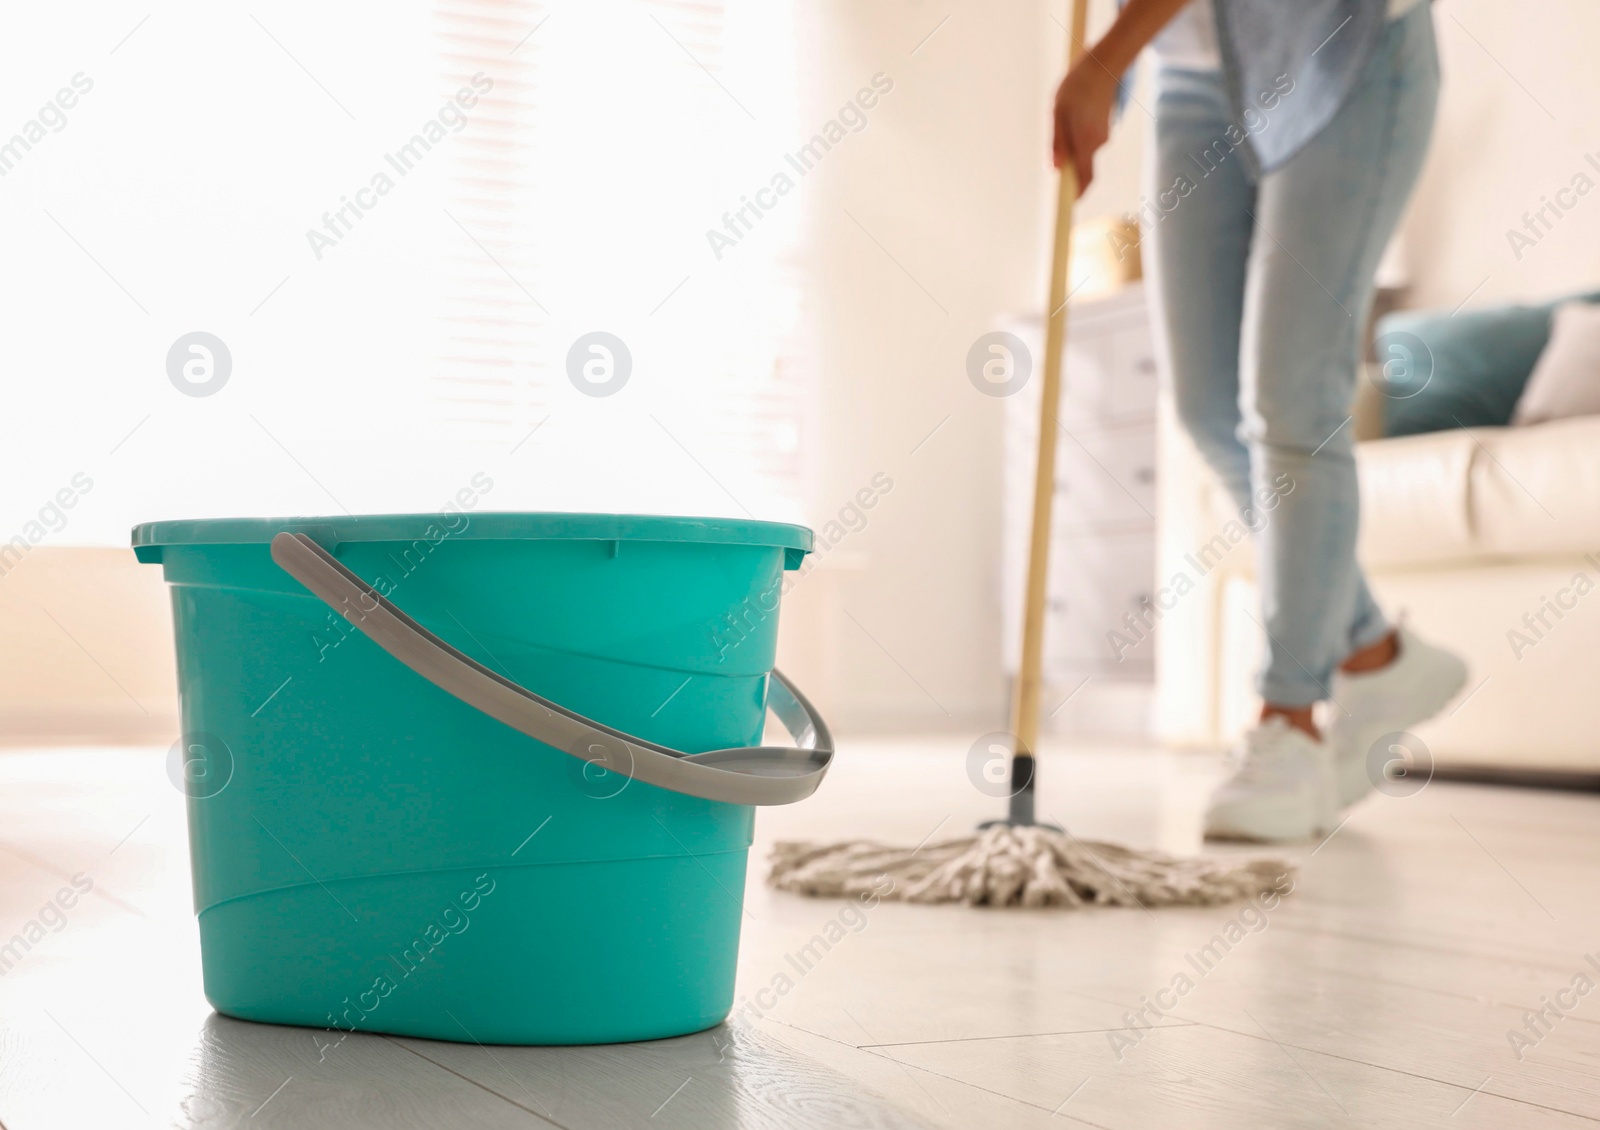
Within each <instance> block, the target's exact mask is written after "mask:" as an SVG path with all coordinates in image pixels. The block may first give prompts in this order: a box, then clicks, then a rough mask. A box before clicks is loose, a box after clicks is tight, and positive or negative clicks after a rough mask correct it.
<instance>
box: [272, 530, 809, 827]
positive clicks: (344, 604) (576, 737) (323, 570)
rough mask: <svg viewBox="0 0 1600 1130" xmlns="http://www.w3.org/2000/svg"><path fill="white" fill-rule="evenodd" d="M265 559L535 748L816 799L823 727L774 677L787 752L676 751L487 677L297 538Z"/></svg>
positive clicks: (685, 779)
mask: <svg viewBox="0 0 1600 1130" xmlns="http://www.w3.org/2000/svg"><path fill="white" fill-rule="evenodd" d="M272 559H273V560H274V561H276V562H277V563H278V565H279V566H281V567H282V568H283V570H284V571H285V572H287V573H288V574H289V575H290V576H291V577H293V578H294V579H295V580H297V581H299V582H300V583H301V584H302V585H304V586H305V587H306V588H308V589H310V590H311V592H312V593H313V594H314V595H315V596H317V597H319V598H320V599H321V600H322V601H323V602H324V603H326V604H327V605H328V606H329V607H330V608H332V609H333V610H334V611H335V612H337V613H339V614H340V615H341V616H343V617H344V618H345V619H346V620H349V621H350V623H352V624H354V625H355V626H356V627H358V628H360V629H361V630H362V631H363V632H364V633H366V635H367V636H368V637H369V638H370V639H371V640H372V642H373V643H375V644H377V645H378V646H379V647H381V648H383V650H384V651H387V652H388V653H389V654H390V655H392V656H394V657H395V658H396V659H398V660H399V661H400V662H401V663H404V664H405V665H406V666H407V667H409V668H411V669H412V670H413V671H415V672H416V673H417V674H419V675H421V676H422V677H423V678H424V679H427V680H428V681H429V682H430V683H432V684H433V685H434V686H436V687H438V688H440V689H441V690H443V691H445V692H447V693H449V694H452V695H454V696H455V697H456V698H459V699H460V700H461V701H462V702H464V703H466V704H467V705H468V706H472V707H476V708H477V709H478V710H481V711H483V713H485V714H487V715H489V717H491V718H494V719H496V720H497V721H500V722H504V723H505V724H506V725H507V726H510V727H511V728H512V729H513V730H517V731H519V732H521V733H524V734H526V735H528V736H529V737H530V738H533V739H534V740H536V741H540V742H543V743H544V744H545V745H547V746H550V747H552V748H553V749H558V750H560V751H561V752H562V753H567V754H570V755H572V756H573V757H576V758H578V759H579V760H580V761H585V762H588V763H590V764H592V765H598V766H600V767H601V768H603V769H607V770H610V771H611V772H614V773H621V774H622V775H623V776H625V777H630V778H632V779H633V780H636V781H643V782H644V783H645V784H648V785H656V786H657V787H659V788H663V789H670V790H671V791H673V792H675V793H683V794H684V795H686V796H693V797H701V798H703V799H705V800H716V801H722V802H724V803H727V804H792V803H794V802H795V801H797V800H804V799H805V798H806V797H808V796H810V795H811V794H812V793H813V792H815V791H816V788H817V786H818V785H819V784H821V783H822V778H823V777H824V776H825V775H826V774H827V772H828V765H829V763H830V762H831V761H832V760H833V736H832V735H831V734H830V733H829V732H828V727H827V724H826V723H824V722H823V720H822V718H821V717H820V716H819V715H818V714H817V711H816V708H815V707H813V706H812V705H811V703H810V702H808V701H806V697H805V695H803V694H801V693H800V691H799V690H798V689H797V688H796V687H795V685H794V684H793V683H791V682H789V680H788V679H786V678H784V676H783V674H782V673H781V672H779V671H776V670H774V671H773V672H772V678H771V680H770V682H769V683H768V695H767V705H768V706H769V707H770V708H771V710H772V712H773V713H774V714H776V715H777V716H778V720H779V721H780V722H782V723H783V724H784V727H785V728H787V729H788V731H789V734H790V736H791V737H793V739H794V741H795V747H796V748H789V747H783V746H761V747H755V748H743V749H718V750H712V751H711V752H709V753H684V752H682V751H681V750H676V749H671V748H669V747H667V746H663V745H657V744H656V743H654V742H650V741H646V740H645V739H643V738H637V737H633V736H632V735H629V734H625V733H623V732H622V731H621V730H614V729H612V728H611V727H610V726H606V725H603V724H602V723H599V722H596V721H594V720H593V719H591V718H585V717H584V716H583V715H581V714H578V713H576V712H574V711H571V710H568V709H567V708H566V707H564V706H558V705H557V704H556V703H553V702H551V701H550V700H549V699H546V698H542V697H540V696H539V695H536V694H534V693H533V692H532V691H530V690H528V689H527V688H526V687H522V686H519V685H518V684H516V683H514V682H512V681H511V680H510V679H506V678H502V677H501V676H499V675H497V674H495V673H494V672H493V671H491V670H489V669H488V668H487V667H485V666H484V665H483V664H481V663H479V662H477V661H476V660H475V659H473V658H471V657H470V656H467V655H464V654H463V653H461V652H460V651H457V650H456V649H455V648H453V647H451V646H450V645H449V644H447V643H445V641H444V640H442V639H440V638H439V637H438V636H436V635H434V634H433V633H432V632H430V631H428V629H426V628H424V627H423V626H422V625H421V624H419V623H417V622H416V621H415V620H413V619H412V618H411V617H409V616H407V615H406V614H405V613H404V612H402V611H400V609H398V608H396V607H395V606H394V605H393V604H391V603H390V602H389V601H388V600H386V599H385V598H384V597H383V596H382V595H381V594H380V593H379V592H378V591H377V590H376V589H374V588H373V587H372V586H371V585H369V584H367V582H366V581H363V580H362V579H361V578H360V577H358V576H357V575H356V574H354V573H352V572H351V571H350V570H349V569H346V568H345V567H344V566H343V565H341V564H339V562H338V561H336V560H334V557H333V555H332V554H330V553H329V552H328V551H327V550H325V549H323V548H322V547H321V546H320V545H318V544H317V543H316V542H315V541H313V540H312V539H311V538H309V537H307V536H306V535H305V534H297V533H289V532H287V531H285V532H283V533H279V534H277V535H275V536H274V537H273V539H272Z"/></svg>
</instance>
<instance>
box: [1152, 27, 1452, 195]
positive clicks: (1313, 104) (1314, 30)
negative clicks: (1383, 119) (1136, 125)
mask: <svg viewBox="0 0 1600 1130" xmlns="http://www.w3.org/2000/svg"><path fill="white" fill-rule="evenodd" d="M1423 2H1424V0H1190V3H1189V4H1188V5H1186V6H1185V7H1184V8H1182V9H1181V10H1180V11H1179V12H1178V14H1177V15H1176V16H1174V17H1173V18H1172V21H1171V22H1170V23H1168V24H1167V26H1166V27H1164V28H1162V29H1161V32H1160V34H1158V35H1157V36H1156V37H1155V39H1154V40H1153V41H1152V42H1151V48H1152V50H1153V51H1154V53H1155V56H1156V58H1157V59H1158V60H1159V62H1160V63H1161V65H1163V66H1169V67H1182V68H1184V69H1186V70H1213V71H1214V70H1221V71H1222V72H1223V76H1224V78H1225V79H1226V85H1227V88H1228V94H1229V98H1230V100H1231V101H1232V103H1233V105H1234V109H1235V111H1236V112H1237V113H1239V114H1240V115H1241V116H1242V114H1243V112H1244V108H1245V107H1246V106H1248V105H1251V104H1253V103H1254V101H1255V100H1256V97H1257V96H1258V95H1259V94H1261V93H1262V92H1266V91H1272V90H1274V89H1278V90H1281V89H1282V87H1281V85H1280V83H1281V82H1282V81H1283V80H1284V79H1285V78H1287V79H1289V80H1291V81H1292V83H1293V94H1292V95H1290V96H1288V97H1285V98H1283V100H1282V101H1281V103H1279V104H1278V106H1277V109H1276V110H1275V111H1274V128H1273V129H1271V130H1266V131H1264V132H1262V133H1259V134H1256V135H1253V136H1252V137H1251V139H1250V145H1249V147H1248V148H1247V152H1246V155H1247V158H1248V159H1249V160H1250V164H1251V165H1252V166H1253V167H1254V169H1255V170H1256V171H1258V172H1271V171H1272V170H1273V169H1276V168H1278V167H1279V166H1281V165H1282V164H1283V163H1284V162H1285V161H1287V160H1288V159H1289V158H1290V157H1293V156H1294V155H1295V154H1296V153H1298V152H1299V151H1300V150H1301V148H1302V147H1304V146H1305V144H1306V142H1308V141H1310V140H1311V139H1312V138H1313V137H1315V136H1316V135H1317V134H1318V133H1319V132H1320V131H1321V130H1322V128H1323V127H1324V126H1326V125H1327V124H1328V123H1329V122H1330V121H1332V120H1333V118H1334V115H1335V114H1337V113H1338V112H1339V109H1340V107H1342V106H1343V105H1344V102H1345V99H1346V98H1347V97H1348V96H1349V94H1350V91H1351V90H1352V89H1353V88H1354V87H1355V84H1356V83H1357V82H1358V81H1360V78H1361V73H1362V71H1363V70H1365V69H1366V65H1367V61H1368V60H1369V59H1370V58H1371V57H1372V51H1373V49H1374V48H1375V47H1376V46H1377V43H1378V39H1379V37H1380V36H1382V34H1383V31H1384V28H1385V26H1386V25H1387V24H1388V22H1389V21H1390V20H1394V19H1399V18H1401V17H1402V16H1405V15H1407V14H1409V13H1410V12H1411V11H1412V9H1414V8H1416V7H1417V6H1418V5H1420V4H1422V3H1423Z"/></svg>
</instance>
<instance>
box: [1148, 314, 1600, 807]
mask: <svg viewBox="0 0 1600 1130" xmlns="http://www.w3.org/2000/svg"><path fill="white" fill-rule="evenodd" d="M1408 317H1411V318H1412V319H1415V317H1416V316H1415V315H1408ZM1546 321H1547V322H1548V318H1547V319H1546ZM1398 324H1400V325H1406V326H1410V327H1411V328H1416V324H1415V321H1414V320H1413V321H1411V322H1406V321H1404V320H1402V321H1401V322H1400V323H1398ZM1378 328H1379V331H1380V332H1379V340H1380V342H1381V341H1382V339H1383V337H1384V332H1383V331H1384V330H1385V326H1384V325H1381V324H1380V326H1379V327H1378ZM1496 340H1504V339H1503V338H1501V339H1496ZM1538 344H1539V343H1538V342H1536V341H1535V342H1532V343H1531V344H1530V343H1529V342H1526V341H1525V342H1523V343H1522V344H1521V346H1519V348H1520V349H1521V352H1522V356H1520V357H1519V358H1514V359H1513V360H1512V363H1514V364H1515V365H1517V366H1521V365H1522V364H1523V363H1524V362H1526V365H1527V367H1528V368H1531V367H1532V363H1533V362H1532V359H1531V357H1530V356H1528V353H1529V350H1530V348H1531V352H1532V355H1534V356H1536V355H1537V353H1538V348H1537V347H1538ZM1436 352H1438V353H1444V354H1447V353H1448V349H1439V350H1437V351H1436ZM1502 360H1503V359H1502ZM1526 376H1527V373H1526V371H1525V370H1523V371H1521V372H1520V373H1519V372H1515V371H1497V372H1496V374H1495V380H1496V381H1498V382H1499V384H1500V386H1501V387H1500V388H1499V390H1498V391H1496V392H1495V393H1494V394H1493V395H1478V394H1473V393H1472V390H1470V389H1469V390H1468V394H1464V393H1463V390H1462V388H1461V387H1460V386H1459V385H1456V386H1452V384H1451V381H1450V379H1447V378H1448V377H1449V374H1443V375H1441V379H1440V380H1439V383H1440V385H1441V388H1440V390H1439V394H1440V396H1441V397H1443V398H1444V400H1443V401H1441V403H1443V404H1444V407H1443V408H1440V407H1439V406H1438V404H1435V405H1434V406H1433V407H1432V409H1430V408H1429V406H1428V405H1427V404H1419V403H1406V404H1403V405H1396V404H1395V403H1394V398H1392V397H1386V396H1384V395H1382V394H1381V393H1379V392H1377V391H1376V390H1377V389H1379V388H1381V387H1383V384H1384V382H1383V379H1382V376H1381V375H1380V374H1378V373H1376V372H1369V373H1368V377H1369V378H1370V379H1363V380H1360V381H1358V382H1357V384H1358V387H1359V388H1360V389H1361V390H1362V393H1361V395H1360V396H1358V400H1357V403H1356V405H1355V406H1354V408H1353V416H1354V417H1355V427H1356V428H1357V433H1356V434H1357V436H1358V440H1359V442H1358V443H1357V445H1356V460H1357V465H1358V469H1359V475H1360V481H1361V494H1362V514H1361V532H1360V541H1359V549H1358V553H1359V556H1360V559H1361V561H1362V563H1363V565H1364V566H1365V568H1366V570H1367V572H1368V575H1369V578H1370V580H1371V584H1372V587H1373V589H1374V592H1375V593H1376V595H1377V597H1378V599H1379V601H1380V602H1381V603H1382V605H1383V606H1384V608H1385V609H1386V610H1387V611H1388V612H1389V613H1390V615H1391V616H1395V615H1400V616H1404V617H1405V618H1406V620H1407V621H1408V622H1409V623H1411V624H1413V625H1415V626H1416V628H1417V629H1418V630H1419V631H1420V632H1421V633H1423V634H1424V635H1426V636H1427V637H1428V638H1430V639H1433V640H1435V641H1437V642H1439V643H1441V644H1444V645H1445V646H1448V647H1451V648H1453V649H1455V650H1456V651H1457V652H1459V653H1460V654H1461V655H1463V656H1464V657H1465V658H1466V660H1467V663H1468V664H1469V667H1470V673H1469V676H1468V680H1467V685H1466V689H1465V690H1464V691H1463V692H1462V694H1461V695H1460V696H1459V697H1458V698H1457V700H1456V702H1455V703H1453V704H1452V706H1451V707H1450V708H1448V710H1447V712H1446V713H1445V715H1444V716H1442V717H1440V718H1437V719H1435V720H1433V721H1431V722H1429V723H1427V724H1426V725H1424V726H1421V727H1419V728H1418V730H1417V737H1419V738H1420V739H1421V740H1422V742H1423V743H1424V745H1425V746H1426V748H1427V750H1428V752H1429V754H1430V755H1431V757H1432V759H1433V763H1434V765H1435V766H1437V767H1440V768H1442V769H1445V770H1456V771H1458V772H1459V775H1468V776H1471V775H1475V774H1476V772H1477V771H1482V775H1486V776H1491V777H1492V776H1496V775H1505V774H1510V775H1514V776H1515V775H1527V776H1533V777H1538V776H1541V775H1544V776H1550V775H1555V776H1565V777H1569V778H1574V779H1576V778H1582V779H1584V780H1585V781H1589V782H1591V783H1592V782H1593V781H1594V780H1600V777H1595V776H1593V775H1595V774H1600V688H1597V686H1596V676H1600V416H1580V417H1575V418H1569V419H1557V420H1550V421H1548V422H1544V423H1538V424H1532V425H1525V426H1517V427H1513V426H1508V425H1507V423H1506V422H1505V419H1507V418H1509V415H1510V412H1511V410H1512V405H1513V404H1514V403H1515V400H1516V396H1515V392H1514V390H1513V392H1512V394H1511V395H1510V396H1509V397H1508V396H1507V395H1506V394H1505V387H1504V386H1505V385H1506V384H1507V383H1511V384H1515V383H1516V382H1517V381H1518V380H1525V379H1526ZM1597 376H1600V374H1597ZM1473 379H1478V380H1481V379H1482V378H1481V374H1480V375H1479V376H1478V377H1474V378H1473ZM1482 391H1483V390H1481V389H1479V390H1478V393H1482ZM1452 397H1453V398H1454V399H1453V400H1451V399H1450V398H1452ZM1407 399H1408V400H1410V398H1409V397H1408V398H1407ZM1464 404H1465V405H1478V406H1479V407H1480V408H1481V411H1480V412H1478V413H1477V415H1473V413H1472V412H1469V411H1468V410H1467V409H1465V408H1463V407H1462V405H1464ZM1397 408H1398V409H1399V410H1398V411H1397V410H1396V409H1397ZM1430 410H1431V411H1432V412H1433V414H1434V416H1435V417H1437V418H1438V419H1444V418H1448V419H1450V420H1451V421H1452V422H1457V421H1459V422H1460V423H1464V424H1466V425H1467V426H1465V427H1461V426H1452V427H1448V428H1446V429H1444V430H1423V431H1418V430H1415V427H1416V426H1421V427H1431V426H1435V424H1428V423H1421V424H1418V421H1421V420H1423V419H1424V418H1425V417H1427V416H1428V414H1429V411H1430ZM1485 414H1487V415H1488V421H1489V422H1487V423H1486V422H1484V419H1485ZM1502 417H1503V418H1502ZM1397 418H1398V420H1399V422H1400V423H1402V424H1405V423H1406V422H1408V421H1409V422H1410V423H1411V424H1412V425H1413V428H1412V431H1413V434H1404V435H1392V434H1389V435H1386V434H1384V433H1385V432H1386V431H1393V430H1395V424H1396V422H1397ZM1436 422H1437V421H1436ZM1436 422H1435V423H1436ZM1157 448H1158V451H1157V458H1158V466H1159V475H1158V514H1157V519H1158V522H1157V561H1158V564H1157V577H1158V584H1159V583H1160V578H1164V577H1168V576H1173V575H1175V574H1176V573H1178V572H1179V571H1180V570H1185V569H1186V564H1185V563H1186V562H1191V561H1193V560H1195V558H1194V554H1195V553H1196V550H1197V548H1199V547H1204V546H1207V545H1216V544H1217V543H1216V542H1215V541H1214V539H1215V537H1216V535H1217V534H1218V532H1219V531H1220V530H1221V529H1222V527H1223V524H1224V523H1226V522H1227V521H1228V520H1229V519H1230V518H1233V517H1234V516H1235V515H1234V513H1233V511H1232V506H1231V503H1230V502H1229V500H1228V498H1227V497H1226V495H1225V494H1224V492H1223V491H1222V489H1221V487H1220V486H1219V485H1218V484H1217V483H1216V481H1215V480H1214V478H1213V477H1212V475H1211V473H1210V471H1209V469H1208V468H1207V467H1206V466H1205V465H1204V464H1203V463H1202V461H1201V460H1200V457H1199V456H1198V454H1197V453H1196V452H1195V451H1194V449H1193V447H1192V446H1191V445H1190V443H1189V440H1188V438H1187V436H1185V435H1184V434H1183V433H1182V431H1181V429H1180V428H1179V426H1178V424H1177V422H1176V418H1175V415H1174V413H1173V411H1172V406H1171V403H1170V399H1165V398H1164V400H1163V403H1162V404H1161V405H1160V406H1159V409H1158V433H1157ZM1214 556H1215V557H1216V560H1215V561H1214V562H1213V563H1212V564H1213V567H1211V568H1210V569H1209V570H1208V571H1207V572H1205V573H1204V575H1203V576H1200V577H1198V579H1197V583H1196V584H1195V587H1194V589H1193V591H1190V592H1187V593H1186V594H1185V595H1184V596H1183V598H1182V599H1181V600H1177V601H1174V602H1173V606H1172V607H1171V608H1169V609H1166V610H1164V611H1163V613H1162V616H1161V620H1160V623H1159V626H1158V630H1157V632H1156V641H1155V642H1156V707H1155V715H1156V717H1155V728H1156V730H1157V733H1158V735H1159V736H1160V737H1161V738H1162V739H1163V740H1165V741H1167V742H1169V743H1172V744H1176V745H1180V746H1204V747H1213V748H1215V747H1221V746H1224V745H1226V744H1228V743H1230V742H1231V741H1232V740H1233V738H1234V737H1236V736H1237V735H1238V733H1239V732H1240V731H1241V730H1243V729H1244V728H1245V727H1247V726H1248V725H1249V724H1250V723H1251V722H1252V721H1253V718H1254V715H1255V712H1256V711H1257V710H1258V709H1259V699H1257V698H1256V697H1255V695H1254V690H1253V676H1254V672H1255V669H1256V667H1257V665H1258V663H1259V661H1260V658H1261V639H1260V629H1259V628H1258V627H1257V625H1256V622H1255V620H1254V619H1253V617H1255V616H1257V615H1259V613H1258V612H1257V609H1256V602H1257V596H1256V589H1255V576H1254V574H1255V562H1254V554H1253V553H1252V552H1251V551H1250V548H1249V546H1248V544H1246V545H1243V546H1241V547H1240V548H1239V549H1237V550H1236V551H1233V552H1225V553H1220V554H1216V555H1214ZM1186 571H1187V572H1188V573H1189V574H1191V575H1193V574H1194V573H1195V572H1196V571H1195V569H1194V568H1192V567H1187V569H1186Z"/></svg>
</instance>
